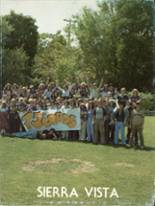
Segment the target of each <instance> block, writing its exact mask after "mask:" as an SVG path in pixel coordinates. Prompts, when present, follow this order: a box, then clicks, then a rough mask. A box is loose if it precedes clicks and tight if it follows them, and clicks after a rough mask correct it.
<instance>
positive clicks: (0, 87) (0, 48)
mask: <svg viewBox="0 0 155 206" xmlns="http://www.w3.org/2000/svg"><path fill="white" fill-rule="evenodd" d="M0 24H1V32H0V98H1V96H2V90H3V67H2V66H3V64H2V63H3V62H2V61H3V57H2V55H3V45H2V44H3V36H2V28H3V25H2V16H1V17H0Z"/></svg>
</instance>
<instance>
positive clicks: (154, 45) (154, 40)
mask: <svg viewBox="0 0 155 206" xmlns="http://www.w3.org/2000/svg"><path fill="white" fill-rule="evenodd" d="M152 4H153V5H152V7H153V8H152V11H153V78H152V80H153V81H152V86H153V92H154V93H155V0H153V2H152Z"/></svg>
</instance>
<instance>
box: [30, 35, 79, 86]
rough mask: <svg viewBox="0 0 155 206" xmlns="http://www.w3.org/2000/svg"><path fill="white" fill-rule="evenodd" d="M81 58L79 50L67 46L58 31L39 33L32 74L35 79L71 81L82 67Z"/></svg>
mask: <svg viewBox="0 0 155 206" xmlns="http://www.w3.org/2000/svg"><path fill="white" fill-rule="evenodd" d="M81 59H82V56H81V50H80V49H79V48H76V47H73V46H68V44H67V41H66V40H65V38H64V36H63V35H62V34H61V33H60V32H57V33H56V34H53V35H52V34H40V37H39V44H38V53H37V55H36V57H35V66H34V74H35V76H36V77H37V80H39V79H44V80H46V79H47V78H50V79H51V80H57V81H59V82H60V83H63V82H64V80H65V79H68V80H70V81H73V79H75V78H76V77H77V76H78V71H79V70H80V69H81V67H82V66H81V64H82V62H81Z"/></svg>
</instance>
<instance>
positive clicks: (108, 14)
mask: <svg viewBox="0 0 155 206" xmlns="http://www.w3.org/2000/svg"><path fill="white" fill-rule="evenodd" d="M74 19H76V23H75V24H74V32H75V34H76V36H77V38H78V41H79V44H80V47H81V49H82V51H83V55H84V62H85V64H86V65H87V67H89V68H90V71H91V72H92V73H94V74H96V79H97V80H99V79H101V78H102V77H103V78H104V80H105V81H110V82H113V83H114V84H117V85H123V86H126V87H127V88H129V89H130V88H133V87H137V88H143V89H146V88H147V89H151V87H152V70H153V69H152V68H153V65H152V62H153V61H152V58H153V55H152V42H153V26H152V25H153V22H152V19H153V18H152V3H151V2H147V1H145V0H134V1H131V0H126V1H124V0H116V1H102V2H100V3H99V9H98V10H97V11H92V10H90V9H87V8H84V9H83V12H82V14H80V15H78V16H76V17H74ZM144 48H145V49H144Z"/></svg>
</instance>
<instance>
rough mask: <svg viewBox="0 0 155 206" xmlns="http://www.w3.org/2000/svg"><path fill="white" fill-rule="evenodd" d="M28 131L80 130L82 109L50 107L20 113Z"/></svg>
mask: <svg viewBox="0 0 155 206" xmlns="http://www.w3.org/2000/svg"><path fill="white" fill-rule="evenodd" d="M19 116H20V119H21V121H22V123H23V126H24V127H25V129H26V131H29V130H38V131H40V130H45V129H47V130H49V129H51V128H53V129H55V130H57V131H69V130H80V109H79V108H76V109H61V110H55V109H49V110H45V111H44V110H39V111H35V112H26V113H21V112H20V113H19Z"/></svg>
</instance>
